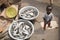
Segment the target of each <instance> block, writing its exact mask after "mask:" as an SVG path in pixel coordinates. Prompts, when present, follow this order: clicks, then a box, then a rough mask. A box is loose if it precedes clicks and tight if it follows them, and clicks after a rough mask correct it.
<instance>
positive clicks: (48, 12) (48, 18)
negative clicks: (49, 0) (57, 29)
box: [43, 5, 53, 30]
mask: <svg viewBox="0 0 60 40" xmlns="http://www.w3.org/2000/svg"><path fill="white" fill-rule="evenodd" d="M51 12H52V6H50V5H48V6H47V8H46V14H45V15H44V17H43V20H44V28H43V29H44V30H45V29H46V25H47V24H48V27H50V24H51V20H52V16H53V14H52V13H51Z"/></svg>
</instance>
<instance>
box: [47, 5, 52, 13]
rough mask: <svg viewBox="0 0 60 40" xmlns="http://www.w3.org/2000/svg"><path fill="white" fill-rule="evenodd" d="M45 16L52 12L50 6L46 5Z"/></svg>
mask: <svg viewBox="0 0 60 40" xmlns="http://www.w3.org/2000/svg"><path fill="white" fill-rule="evenodd" d="M46 11H47V14H50V13H51V12H52V6H51V5H48V6H47V8H46Z"/></svg>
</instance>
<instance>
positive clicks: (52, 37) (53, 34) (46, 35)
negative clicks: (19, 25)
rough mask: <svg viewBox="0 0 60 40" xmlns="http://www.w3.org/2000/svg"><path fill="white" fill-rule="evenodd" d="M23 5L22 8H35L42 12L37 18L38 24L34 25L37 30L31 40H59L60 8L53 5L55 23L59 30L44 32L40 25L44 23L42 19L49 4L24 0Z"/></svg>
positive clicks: (35, 0) (34, 0)
mask: <svg viewBox="0 0 60 40" xmlns="http://www.w3.org/2000/svg"><path fill="white" fill-rule="evenodd" d="M21 3H22V6H21V7H24V6H35V7H37V8H38V9H39V12H40V13H39V16H38V18H36V20H37V21H38V22H35V24H34V28H35V31H34V34H33V35H32V36H31V38H30V40H59V24H60V23H59V20H60V14H59V13H60V11H59V10H60V7H58V6H55V5H53V11H52V13H53V14H54V18H53V21H56V22H57V24H58V28H54V29H46V31H43V29H42V27H41V24H40V23H41V22H42V21H43V19H42V17H43V15H44V13H46V11H45V8H46V6H47V3H42V2H39V1H37V0H22V1H21ZM39 22H40V23H39ZM53 24H54V23H53ZM53 27H54V26H53Z"/></svg>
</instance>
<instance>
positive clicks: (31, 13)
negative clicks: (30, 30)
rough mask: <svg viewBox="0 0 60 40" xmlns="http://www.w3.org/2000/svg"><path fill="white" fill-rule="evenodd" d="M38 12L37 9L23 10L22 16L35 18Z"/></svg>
mask: <svg viewBox="0 0 60 40" xmlns="http://www.w3.org/2000/svg"><path fill="white" fill-rule="evenodd" d="M36 14H37V11H36V10H34V9H27V10H25V11H23V13H21V17H24V18H33V17H35V16H36Z"/></svg>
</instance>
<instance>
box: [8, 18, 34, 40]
mask: <svg viewBox="0 0 60 40" xmlns="http://www.w3.org/2000/svg"><path fill="white" fill-rule="evenodd" d="M8 32H9V35H10V37H11V38H13V39H15V40H19V39H20V40H21V39H27V38H30V37H31V35H32V34H33V33H34V26H33V24H32V23H31V22H30V21H26V20H22V19H20V20H17V21H13V22H12V24H11V25H10V27H9V30H8Z"/></svg>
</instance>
